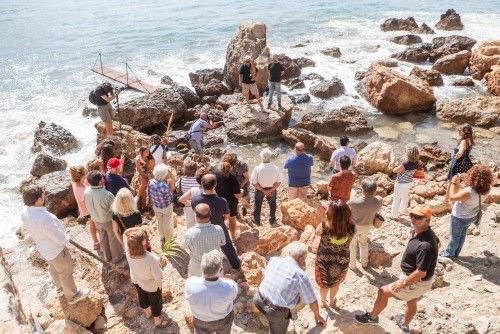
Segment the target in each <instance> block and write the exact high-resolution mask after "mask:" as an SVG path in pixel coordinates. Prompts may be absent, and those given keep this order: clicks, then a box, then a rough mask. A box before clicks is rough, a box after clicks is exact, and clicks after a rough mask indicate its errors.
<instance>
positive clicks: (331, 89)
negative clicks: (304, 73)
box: [309, 78, 345, 99]
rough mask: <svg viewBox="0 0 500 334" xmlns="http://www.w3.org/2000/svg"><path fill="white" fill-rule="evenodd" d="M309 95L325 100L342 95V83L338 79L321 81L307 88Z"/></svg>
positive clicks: (343, 90) (343, 88)
mask: <svg viewBox="0 0 500 334" xmlns="http://www.w3.org/2000/svg"><path fill="white" fill-rule="evenodd" d="M309 92H310V93H311V95H313V96H316V97H319V98H322V99H326V98H329V97H332V96H338V95H341V94H344V92H345V87H344V84H343V83H342V81H341V80H340V79H338V78H333V79H330V80H322V81H320V82H319V83H317V84H315V85H314V86H311V88H309Z"/></svg>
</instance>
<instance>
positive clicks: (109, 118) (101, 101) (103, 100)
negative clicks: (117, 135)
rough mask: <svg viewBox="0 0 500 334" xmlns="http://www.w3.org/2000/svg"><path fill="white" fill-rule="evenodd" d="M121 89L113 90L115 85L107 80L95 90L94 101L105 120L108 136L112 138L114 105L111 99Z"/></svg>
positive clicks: (118, 93) (102, 118)
mask: <svg viewBox="0 0 500 334" xmlns="http://www.w3.org/2000/svg"><path fill="white" fill-rule="evenodd" d="M120 93H121V90H120V89H117V90H113V86H111V84H110V83H109V82H105V83H103V84H102V85H100V86H99V87H97V88H96V89H95V90H94V92H93V95H94V102H95V104H96V105H97V112H98V113H99V116H100V117H101V120H102V121H103V122H104V126H105V127H106V136H107V137H108V138H111V137H112V136H113V116H114V115H113V106H111V101H113V100H114V99H116V98H117V97H118V95H120Z"/></svg>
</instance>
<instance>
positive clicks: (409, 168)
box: [396, 161, 418, 183]
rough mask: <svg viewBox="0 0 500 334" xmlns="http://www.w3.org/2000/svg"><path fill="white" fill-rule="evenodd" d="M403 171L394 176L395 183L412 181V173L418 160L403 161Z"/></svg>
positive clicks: (415, 169)
mask: <svg viewBox="0 0 500 334" xmlns="http://www.w3.org/2000/svg"><path fill="white" fill-rule="evenodd" d="M403 167H404V168H405V170H404V171H402V172H401V173H399V174H398V176H397V177H396V182H397V183H410V182H412V181H413V174H415V172H416V171H417V167H418V162H409V161H407V162H405V163H403Z"/></svg>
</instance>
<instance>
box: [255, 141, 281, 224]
mask: <svg viewBox="0 0 500 334" xmlns="http://www.w3.org/2000/svg"><path fill="white" fill-rule="evenodd" d="M272 156H273V152H272V151H271V150H270V149H269V148H265V149H263V150H262V151H261V152H260V158H261V159H262V163H261V164H260V165H258V166H257V167H255V168H254V169H253V171H252V174H251V175H250V183H251V184H253V186H254V187H255V198H254V210H253V222H254V224H256V225H260V213H261V209H262V202H263V201H264V197H265V198H266V199H267V203H268V204H269V211H270V212H269V223H270V224H271V225H273V224H275V223H276V197H277V196H276V195H277V194H276V189H278V187H279V186H280V184H281V182H282V179H283V176H282V174H281V171H280V170H279V168H278V167H276V166H275V165H273V164H272V163H271V158H272Z"/></svg>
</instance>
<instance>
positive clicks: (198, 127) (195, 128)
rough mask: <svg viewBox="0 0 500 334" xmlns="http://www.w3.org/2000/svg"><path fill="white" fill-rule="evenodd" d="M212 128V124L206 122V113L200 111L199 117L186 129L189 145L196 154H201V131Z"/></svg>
mask: <svg viewBox="0 0 500 334" xmlns="http://www.w3.org/2000/svg"><path fill="white" fill-rule="evenodd" d="M213 128H214V126H213V125H212V124H210V123H209V122H208V115H207V114H206V113H204V112H202V113H201V114H200V118H199V119H198V120H196V122H194V123H193V125H191V128H190V129H189V131H188V135H189V146H191V148H192V149H193V150H194V151H195V153H196V154H199V155H201V154H203V132H205V131H207V130H208V129H213Z"/></svg>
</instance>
